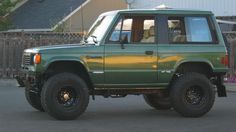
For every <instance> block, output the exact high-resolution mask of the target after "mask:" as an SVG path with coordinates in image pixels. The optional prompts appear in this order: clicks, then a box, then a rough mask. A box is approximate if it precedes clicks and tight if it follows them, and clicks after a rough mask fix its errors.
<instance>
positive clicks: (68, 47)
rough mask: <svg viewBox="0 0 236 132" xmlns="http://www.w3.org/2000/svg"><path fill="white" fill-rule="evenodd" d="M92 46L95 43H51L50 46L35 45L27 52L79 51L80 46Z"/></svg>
mask: <svg viewBox="0 0 236 132" xmlns="http://www.w3.org/2000/svg"><path fill="white" fill-rule="evenodd" d="M91 46H94V44H87V43H86V44H84V43H78V44H61V45H49V46H40V47H33V48H30V49H26V50H25V52H31V53H47V52H57V51H65V52H67V53H68V52H73V51H78V48H79V49H80V48H84V47H91Z"/></svg>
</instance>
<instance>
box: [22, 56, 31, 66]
mask: <svg viewBox="0 0 236 132" xmlns="http://www.w3.org/2000/svg"><path fill="white" fill-rule="evenodd" d="M33 57H34V55H33V54H29V53H24V55H23V59H22V64H23V65H25V66H27V65H33Z"/></svg>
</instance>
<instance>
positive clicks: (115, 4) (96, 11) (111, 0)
mask: <svg viewBox="0 0 236 132" xmlns="http://www.w3.org/2000/svg"><path fill="white" fill-rule="evenodd" d="M126 8H127V5H126V3H125V2H124V0H89V2H88V3H87V4H86V5H84V6H83V7H82V8H81V9H80V10H78V11H77V12H76V13H74V14H73V15H72V16H71V17H70V18H69V19H67V20H66V21H65V24H64V25H65V28H66V31H70V32H82V29H84V31H88V29H89V28H90V26H91V25H92V24H93V22H94V21H95V20H96V19H97V17H98V16H99V15H100V14H101V13H103V12H106V11H111V10H118V9H126ZM82 12H83V27H82Z"/></svg>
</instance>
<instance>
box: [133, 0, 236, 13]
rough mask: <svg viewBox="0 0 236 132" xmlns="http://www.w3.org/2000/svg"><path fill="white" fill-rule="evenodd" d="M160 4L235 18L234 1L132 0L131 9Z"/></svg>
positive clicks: (235, 2)
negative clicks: (207, 11) (208, 11)
mask: <svg viewBox="0 0 236 132" xmlns="http://www.w3.org/2000/svg"><path fill="white" fill-rule="evenodd" d="M161 4H165V5H167V6H169V7H171V8H190V9H201V10H210V11H213V12H214V13H215V15H216V16H236V8H235V5H236V0H134V1H133V3H132V4H131V8H136V9H137V8H155V7H157V6H158V5H161Z"/></svg>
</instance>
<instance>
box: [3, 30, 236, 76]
mask: <svg viewBox="0 0 236 132" xmlns="http://www.w3.org/2000/svg"><path fill="white" fill-rule="evenodd" d="M224 34H225V36H226V37H227V39H228V41H229V43H230V72H229V74H228V76H230V77H232V76H235V75H236V64H235V63H236V32H227V33H224ZM81 38H82V37H81V35H80V34H78V33H45V32H44V33H38V32H31V33H29V32H13V33H11V32H10V33H9V32H5V33H4V32H3V33H0V78H12V77H13V75H16V74H17V73H18V72H19V69H20V67H21V66H20V65H21V60H22V53H23V50H24V49H26V48H30V47H36V46H43V45H53V44H69V43H79V42H80V40H81Z"/></svg>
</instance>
